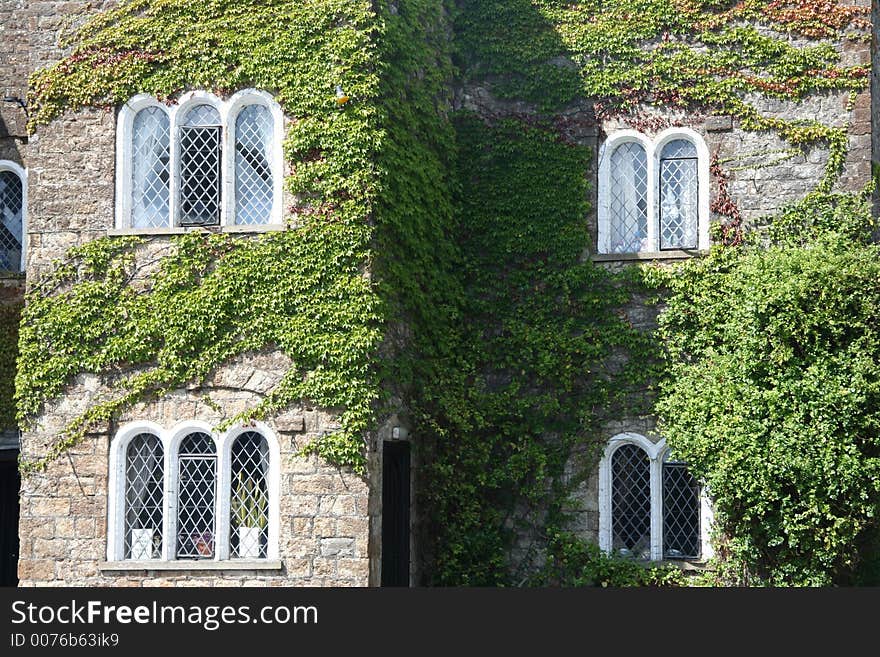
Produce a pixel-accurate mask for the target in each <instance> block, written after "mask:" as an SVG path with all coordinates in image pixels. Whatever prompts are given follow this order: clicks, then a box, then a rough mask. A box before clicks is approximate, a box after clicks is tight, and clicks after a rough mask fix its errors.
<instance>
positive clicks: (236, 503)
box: [229, 431, 269, 558]
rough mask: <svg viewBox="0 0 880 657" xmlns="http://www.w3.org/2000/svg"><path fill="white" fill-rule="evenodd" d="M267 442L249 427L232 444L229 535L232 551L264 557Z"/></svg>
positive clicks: (266, 543)
mask: <svg viewBox="0 0 880 657" xmlns="http://www.w3.org/2000/svg"><path fill="white" fill-rule="evenodd" d="M268 475H269V445H268V443H267V442H266V439H265V438H264V437H263V436H262V435H260V434H259V433H256V432H253V431H249V432H247V433H244V434H242V435H241V436H239V437H238V438H237V439H236V441H235V443H234V444H233V445H232V491H231V494H230V516H231V521H230V523H229V527H230V535H229V544H230V549H231V552H232V555H233V556H235V557H241V558H265V557H266V547H267V545H268V542H269V491H268V487H267V481H268Z"/></svg>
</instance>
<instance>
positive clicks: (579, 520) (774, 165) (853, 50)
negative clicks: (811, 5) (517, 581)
mask: <svg viewBox="0 0 880 657" xmlns="http://www.w3.org/2000/svg"><path fill="white" fill-rule="evenodd" d="M853 4H860V5H862V6H867V0H857V1H856V2H854V3H853ZM875 32H876V28H875ZM804 45H806V42H804ZM838 49H839V52H840V55H841V64H842V65H843V66H853V65H862V64H866V63H868V62H869V61H871V57H872V46H871V44H868V43H865V42H858V41H845V42H844V43H842V45H840V46H839V47H838ZM873 52H874V59H875V61H876V59H877V55H876V34H875V49H874V51H873ZM476 68H477V70H478V67H476ZM874 75H875V76H876V75H877V71H876V70H875V71H874ZM875 88H876V81H875ZM455 98H456V109H463V110H468V111H471V112H475V113H476V114H478V115H480V116H482V117H484V119H486V120H487V121H490V122H491V121H493V120H495V119H497V118H498V117H505V116H509V117H525V118H528V117H530V116H531V117H534V116H537V115H538V114H539V112H538V110H537V108H536V107H535V106H534V105H532V104H530V103H528V102H525V101H519V100H515V99H506V98H499V97H497V96H495V95H494V94H493V91H492V81H486V80H482V79H480V78H479V77H477V78H475V79H471V80H469V81H468V82H467V83H466V84H464V85H462V86H461V87H460V88H459V89H457V90H456V94H455ZM747 101H748V102H749V103H751V104H752V105H753V106H754V107H755V108H756V109H757V110H758V111H759V112H760V113H761V114H762V115H764V116H767V117H778V118H780V119H787V120H791V119H815V120H817V121H819V122H820V123H823V124H825V125H827V126H830V127H835V128H846V129H847V134H848V153H847V158H846V161H845V165H844V169H843V172H842V174H841V175H840V177H839V179H838V181H837V183H836V184H835V187H834V191H859V190H862V189H864V187H865V185H867V184H868V183H869V181H870V179H871V159H872V148H874V149H876V148H877V143H878V141H877V138H876V135H877V134H880V132H878V130H880V128H878V125H880V120H877V119H876V117H877V114H878V110H877V108H878V107H880V100H878V99H877V98H874V100H873V105H872V93H871V90H865V91H863V92H861V93H859V94H856V95H854V96H853V97H851V96H850V94H849V93H848V92H835V91H831V92H827V93H822V94H815V95H814V96H812V97H810V98H808V99H806V100H805V101H803V102H791V101H784V100H774V99H768V98H764V97H761V96H757V95H755V96H754V97H749V98H747ZM872 107H873V108H874V112H873V114H874V117H875V118H874V120H873V122H872ZM553 120H554V123H555V125H557V126H558V127H559V128H560V130H562V131H563V132H564V134H565V137H566V139H567V140H570V141H573V142H575V143H578V144H581V145H583V146H587V147H589V148H591V149H592V152H593V153H594V154H597V155H598V154H599V153H600V151H601V146H602V144H603V142H604V140H605V138H606V137H607V136H608V135H611V134H613V133H614V132H616V131H618V130H623V129H632V130H637V131H639V132H641V133H643V134H644V135H646V136H647V137H648V138H649V139H652V138H654V137H655V136H656V135H657V134H658V133H659V132H660V131H662V130H664V129H666V128H669V127H673V126H682V127H687V128H690V129H692V130H694V131H695V132H697V133H698V134H699V135H700V136H701V137H702V138H703V140H704V141H705V143H706V145H707V147H708V150H709V153H710V155H714V156H715V157H717V160H718V162H719V164H720V165H721V168H722V171H723V172H724V173H726V174H727V175H728V176H729V178H728V192H729V194H730V196H731V198H732V200H733V202H734V203H735V204H736V206H737V207H738V209H739V211H740V213H741V215H742V218H743V220H744V222H745V224H746V225H747V226H750V227H760V226H762V225H764V224H766V223H767V219H768V218H769V217H770V216H771V215H773V214H774V213H776V212H778V211H779V210H780V209H782V208H783V207H784V206H786V205H789V204H791V203H795V202H797V201H799V200H801V199H803V198H804V196H805V195H806V194H807V193H808V192H810V191H811V190H813V189H814V188H815V187H816V186H817V185H818V184H819V182H820V181H821V179H822V177H823V174H824V172H825V165H826V163H827V160H828V155H829V150H828V147H827V146H825V145H814V146H810V147H807V148H805V149H801V148H798V147H793V146H792V145H791V144H789V143H787V142H785V141H784V140H783V139H781V138H780V137H779V136H778V135H777V134H775V133H773V132H771V131H762V132H754V131H748V130H744V129H742V127H741V125H740V122H739V120H738V119H736V118H735V117H732V116H716V115H706V114H702V113H687V112H680V111H675V112H673V111H665V110H663V109H658V108H656V107H642V108H641V110H640V111H639V112H638V113H636V114H635V115H626V116H620V117H616V118H609V119H599V118H597V117H596V116H595V114H594V112H593V103H592V101H591V100H590V99H583V100H578V101H575V102H573V103H571V104H570V105H569V106H567V107H565V108H563V109H562V110H560V111H559V112H558V113H557V114H556V115H555V116H554V117H553ZM872 131H873V133H874V139H872ZM875 159H876V157H875ZM586 174H587V176H588V179H589V180H590V181H592V183H593V184H592V185H591V196H590V198H589V201H590V206H591V211H590V214H589V216H587V217H585V221H586V224H587V227H588V230H589V231H590V234H591V237H592V246H593V248H592V250H591V252H590V253H586V254H584V257H585V258H592V259H593V260H594V261H596V262H597V263H599V264H600V265H601V266H603V267H605V268H608V269H610V270H615V271H620V270H621V269H623V268H625V267H629V266H633V265H634V264H636V263H637V262H639V261H641V262H645V261H646V260H652V261H654V262H661V263H671V262H673V261H674V260H678V259H681V258H689V257H693V254H688V253H673V254H668V257H667V258H665V259H657V258H656V257H652V256H649V257H648V258H645V257H644V255H641V254H629V255H625V254H624V255H621V254H609V255H598V254H597V252H598V248H597V234H598V221H597V211H596V208H597V207H598V202H599V197H598V195H599V193H600V191H599V189H598V187H599V186H598V160H597V158H594V160H593V165H592V166H591V168H590V170H589V171H587V172H586ZM718 193H719V190H718V180H715V179H713V180H711V189H710V204H711V203H712V202H713V201H714V200H715V199H716V198H717V197H718ZM719 219H720V217H718V216H716V215H714V214H713V215H712V216H711V217H710V221H713V222H714V221H717V220H719ZM659 310H660V308H658V307H657V306H656V305H651V304H648V303H646V302H645V300H644V299H639V298H634V299H633V301H632V302H631V303H630V304H628V305H627V307H626V308H624V309H623V311H624V314H625V315H626V317H627V319H628V320H629V321H630V322H631V323H632V325H633V326H635V327H636V328H639V329H641V330H644V331H653V330H654V329H655V328H656V326H657V315H658V313H659ZM635 396H636V397H641V399H638V400H633V401H636V402H638V403H634V404H632V407H634V408H650V404H651V400H652V393H651V392H650V391H649V390H647V389H646V390H644V391H642V393H640V394H639V393H636V395H635ZM602 412H603V417H604V418H605V420H604V422H603V423H602V426H601V429H600V431H599V433H600V434H601V439H602V440H604V441H607V440H608V439H610V438H611V437H613V436H614V435H616V434H619V433H625V432H632V433H638V434H641V435H643V436H645V437H646V438H648V439H649V440H650V441H652V442H655V443H656V442H658V441H659V440H661V439H662V436H661V435H660V434H659V433H658V431H657V422H656V418H655V417H654V416H652V415H650V414H646V413H641V412H637V413H635V414H634V413H632V412H630V411H626V410H623V409H604V410H603V411H602ZM592 454H594V451H593V449H592V446H590V445H584V446H583V449H581V450H575V452H574V453H573V454H572V456H571V459H570V462H569V464H568V467H567V470H566V475H567V477H568V478H569V480H570V481H571V482H574V483H575V488H574V491H573V500H574V501H573V504H572V505H571V506H570V507H569V508H568V509H566V510H567V511H568V512H569V513H570V514H571V516H570V517H571V524H570V527H569V528H570V529H571V530H572V531H573V532H574V533H576V534H577V535H578V536H580V537H581V538H583V539H585V540H587V541H590V542H598V538H599V472H598V464H595V465H593V466H592V467H591V468H590V469H589V470H588V471H586V472H584V463H585V462H586V463H590V460H589V459H590V458H592V457H591V456H590V455H592ZM542 545H543V539H542V537H541V536H540V532H537V533H536V532H534V531H522V530H518V533H517V539H516V542H515V546H514V549H513V551H512V553H511V559H510V561H511V568H512V569H513V570H514V571H516V570H519V571H521V572H525V571H527V570H528V569H529V568H530V567H532V566H533V565H534V564H537V563H539V562H540V561H541V559H542V558H543V557H542V547H541V546H542ZM530 564H532V566H530Z"/></svg>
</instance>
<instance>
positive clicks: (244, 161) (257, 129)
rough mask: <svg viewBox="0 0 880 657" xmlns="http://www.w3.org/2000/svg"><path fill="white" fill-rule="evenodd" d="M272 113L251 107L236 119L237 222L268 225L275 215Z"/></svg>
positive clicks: (265, 109)
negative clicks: (272, 165)
mask: <svg viewBox="0 0 880 657" xmlns="http://www.w3.org/2000/svg"><path fill="white" fill-rule="evenodd" d="M274 134H275V131H274V126H273V120H272V113H271V112H270V111H269V109H268V108H267V107H265V106H263V105H247V106H246V107H244V108H243V109H242V110H241V112H239V113H238V116H237V117H236V120H235V223H237V224H265V223H268V222H269V219H270V217H271V216H272V204H273V198H274V184H273V176H272V167H271V164H270V162H271V161H272V139H273V136H274Z"/></svg>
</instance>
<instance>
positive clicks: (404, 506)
mask: <svg viewBox="0 0 880 657" xmlns="http://www.w3.org/2000/svg"><path fill="white" fill-rule="evenodd" d="M384 445H385V446H384V448H383V450H382V586H409V521H410V518H409V515H410V514H409V467H410V456H409V443H408V442H386V443H385V444H384Z"/></svg>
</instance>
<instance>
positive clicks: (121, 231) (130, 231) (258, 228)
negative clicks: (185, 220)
mask: <svg viewBox="0 0 880 657" xmlns="http://www.w3.org/2000/svg"><path fill="white" fill-rule="evenodd" d="M279 230H287V226H285V225H284V224H260V225H255V226H174V227H172V228H111V229H110V230H108V231H107V235H109V236H110V237H121V236H125V235H183V234H185V233H192V232H203V233H270V232H273V231H279Z"/></svg>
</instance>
